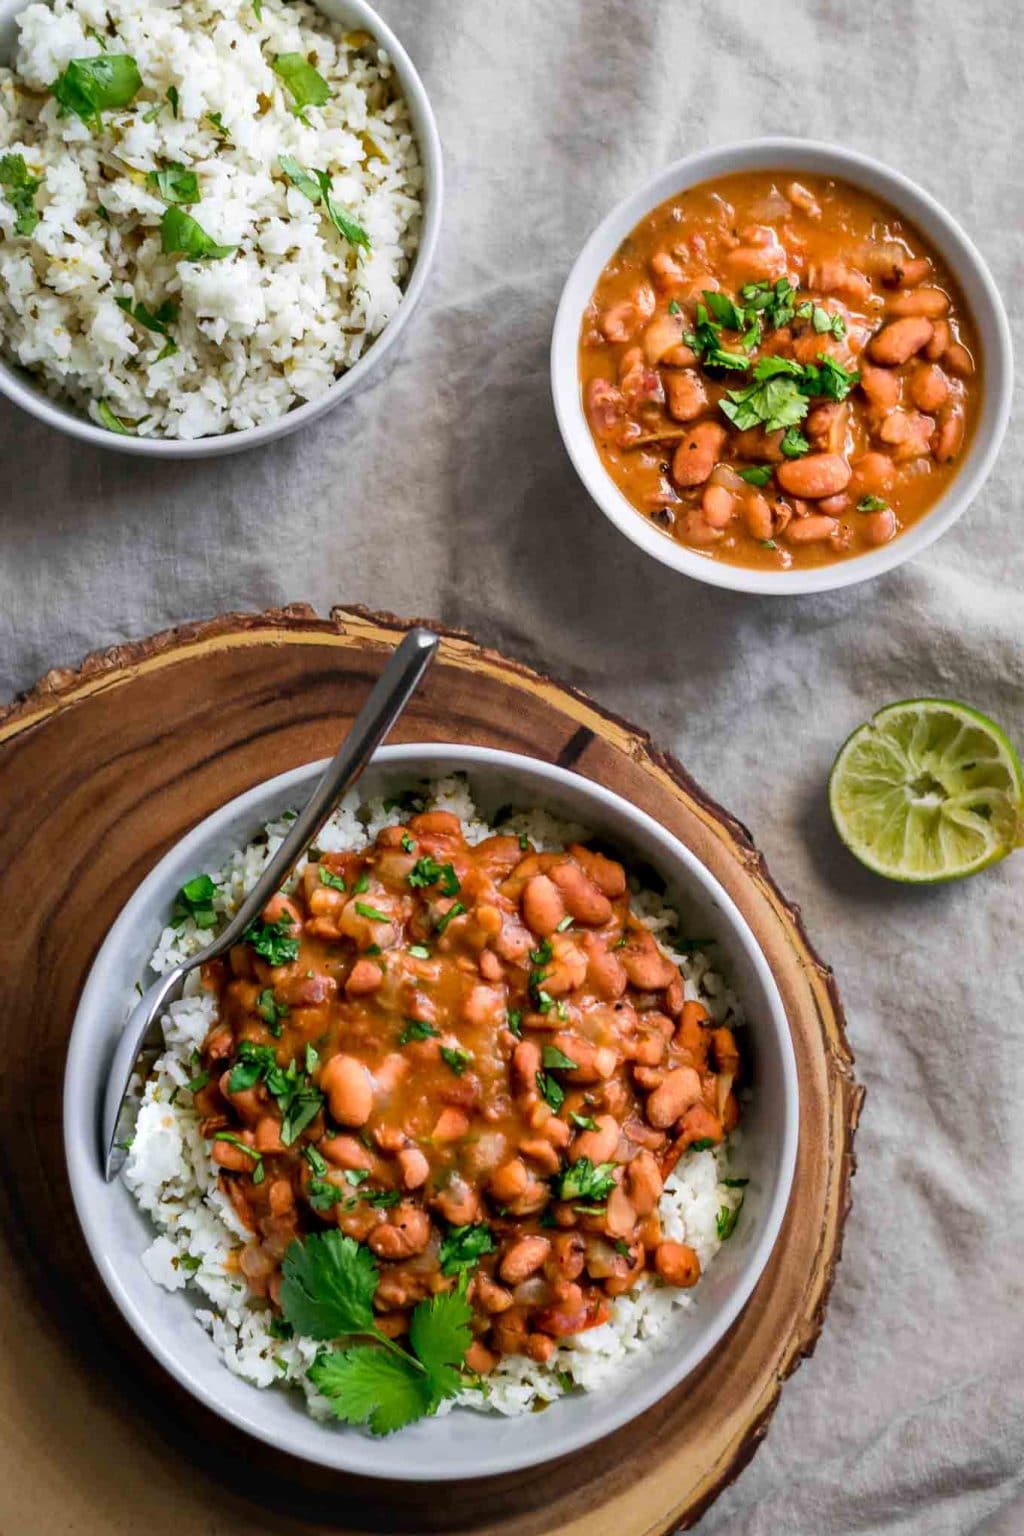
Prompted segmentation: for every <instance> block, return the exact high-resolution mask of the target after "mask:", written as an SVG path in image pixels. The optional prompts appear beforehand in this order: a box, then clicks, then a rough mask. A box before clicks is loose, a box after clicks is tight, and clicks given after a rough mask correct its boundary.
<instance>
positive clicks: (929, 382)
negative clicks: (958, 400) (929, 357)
mask: <svg viewBox="0 0 1024 1536" xmlns="http://www.w3.org/2000/svg"><path fill="white" fill-rule="evenodd" d="M910 398H911V400H913V402H914V404H915V405H916V406H917V408H918V410H919V411H937V410H938V409H939V407H940V406H941V405H945V403H946V401H947V400H948V399H949V380H948V379H947V378H946V375H945V374H944V373H943V371H942V369H941V368H940V367H939V366H938V364H937V363H923V364H921V366H920V367H918V368H916V369H915V370H914V373H913V375H912V377H911V380H910Z"/></svg>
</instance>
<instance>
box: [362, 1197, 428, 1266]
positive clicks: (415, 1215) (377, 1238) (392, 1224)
mask: <svg viewBox="0 0 1024 1536" xmlns="http://www.w3.org/2000/svg"><path fill="white" fill-rule="evenodd" d="M366 1241H367V1244H368V1246H369V1247H370V1248H372V1249H373V1251H374V1253H375V1254H376V1255H377V1257H378V1258H380V1259H408V1258H411V1257H412V1255H413V1254H414V1253H422V1252H423V1250H424V1248H425V1247H426V1246H427V1244H428V1243H429V1242H430V1217H429V1216H428V1215H427V1213H426V1211H424V1210H422V1209H421V1208H420V1207H419V1206H418V1205H413V1204H412V1203H411V1202H409V1201H406V1200H403V1201H402V1203H401V1205H396V1206H395V1208H394V1210H393V1211H391V1213H390V1215H389V1216H388V1219H387V1220H386V1221H383V1222H381V1224H380V1226H377V1227H374V1229H373V1231H372V1232H371V1233H370V1235H369V1237H368V1238H367V1239H366Z"/></svg>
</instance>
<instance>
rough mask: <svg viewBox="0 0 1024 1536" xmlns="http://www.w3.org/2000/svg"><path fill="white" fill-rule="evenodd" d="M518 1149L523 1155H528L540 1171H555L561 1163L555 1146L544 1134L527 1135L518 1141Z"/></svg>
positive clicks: (548, 1172)
mask: <svg viewBox="0 0 1024 1536" xmlns="http://www.w3.org/2000/svg"><path fill="white" fill-rule="evenodd" d="M519 1150H520V1152H521V1153H522V1155H523V1156H524V1157H528V1158H529V1159H530V1161H531V1162H532V1163H535V1164H536V1165H537V1167H538V1168H539V1169H540V1171H541V1173H544V1174H552V1173H557V1172H558V1170H559V1168H560V1167H561V1165H562V1159H561V1158H560V1157H559V1155H558V1153H557V1152H556V1150H555V1148H554V1147H553V1146H552V1145H551V1143H550V1141H548V1140H547V1139H546V1138H545V1137H544V1136H527V1137H524V1139H523V1140H522V1141H521V1142H520V1143H519Z"/></svg>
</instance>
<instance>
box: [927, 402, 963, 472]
mask: <svg viewBox="0 0 1024 1536" xmlns="http://www.w3.org/2000/svg"><path fill="white" fill-rule="evenodd" d="M963 441H964V418H963V412H962V411H959V410H953V411H950V412H949V413H948V415H946V416H945V417H944V418H943V420H942V421H941V422H940V424H939V426H938V428H937V430H936V433H935V436H934V438H933V440H932V452H933V453H934V455H935V457H936V459H938V461H939V463H940V464H948V463H949V461H950V459H955V458H956V456H957V454H958V453H959V452H960V449H961V448H962V447H963Z"/></svg>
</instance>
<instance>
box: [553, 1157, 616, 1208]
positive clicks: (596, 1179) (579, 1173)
mask: <svg viewBox="0 0 1024 1536" xmlns="http://www.w3.org/2000/svg"><path fill="white" fill-rule="evenodd" d="M554 1186H555V1194H556V1195H557V1196H558V1198H559V1200H594V1201H603V1200H607V1198H608V1196H609V1195H610V1194H611V1192H612V1190H613V1189H614V1188H615V1164H614V1163H593V1162H591V1160H590V1158H589V1157H581V1158H579V1159H578V1161H577V1162H575V1163H572V1164H571V1165H570V1166H569V1167H568V1168H565V1169H563V1170H562V1172H561V1173H560V1174H558V1175H556V1177H555V1179H554Z"/></svg>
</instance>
